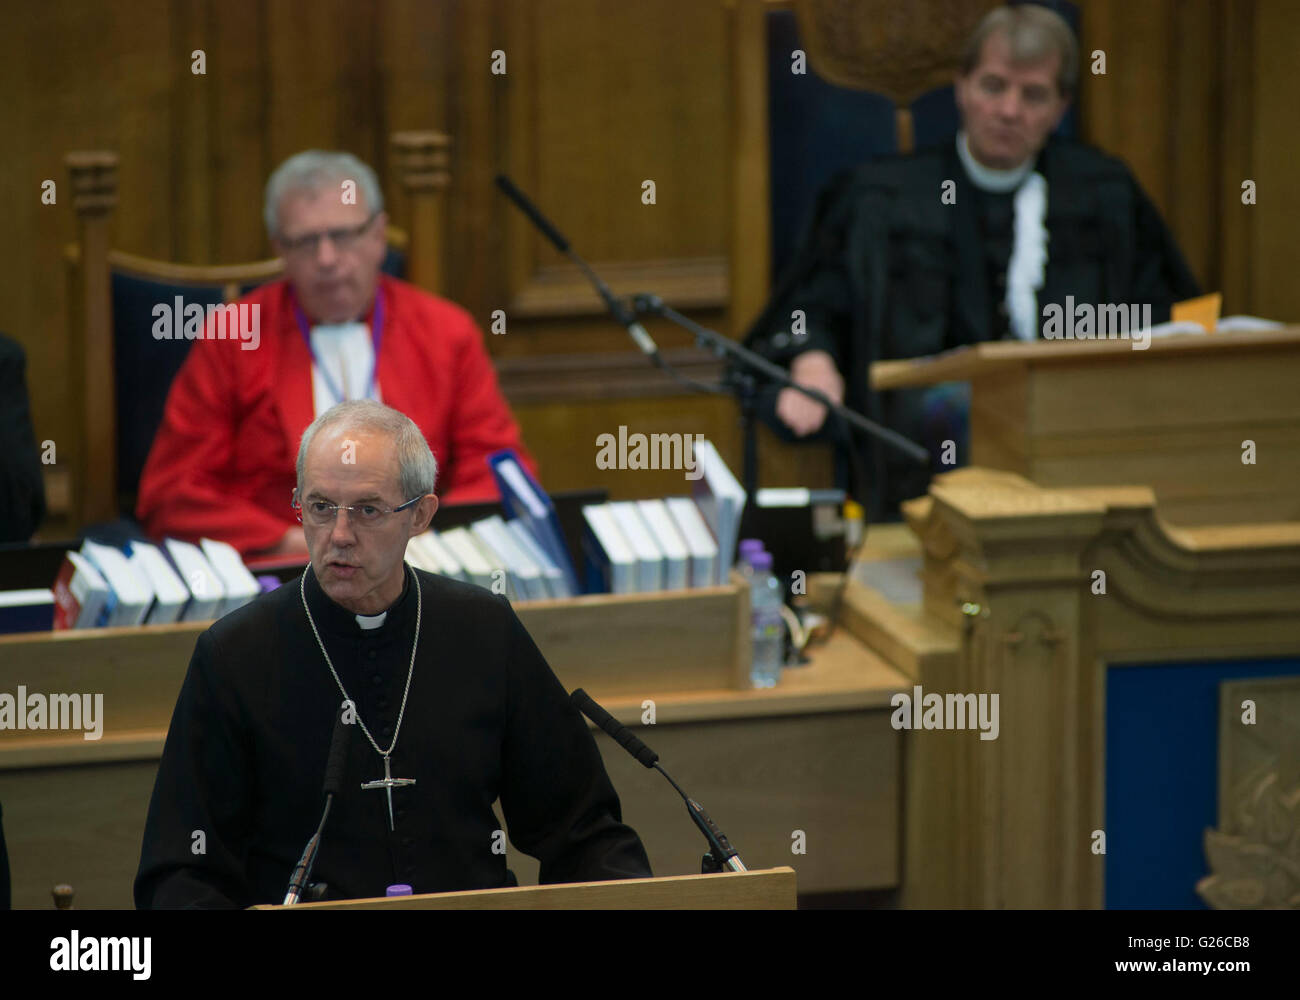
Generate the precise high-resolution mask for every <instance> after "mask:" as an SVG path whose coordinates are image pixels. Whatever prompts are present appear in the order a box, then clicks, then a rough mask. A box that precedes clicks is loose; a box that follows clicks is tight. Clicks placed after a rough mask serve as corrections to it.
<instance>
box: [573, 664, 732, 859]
mask: <svg viewBox="0 0 1300 1000" xmlns="http://www.w3.org/2000/svg"><path fill="white" fill-rule="evenodd" d="M569 700H570V701H572V702H573V704H574V706H575V707H576V708H577V709H578V710H579V711H581V712H582V714H583V715H585V716H586V717H587V718H588V719H590V720H591V721H592V722H594V723H595V724H596V725H597V726H599V727H600V728H601V729H603V730H605V732H606V733H608V734H609V735H610V736H612V737H613V738H614V740H615V741H616V742H617V743H618V744H619V746H621V747H622V748H623V749H624V750H626V751H627V752H628V753H630V754H631V755H632V756H633V757H635V758H636V759H637V760H638V761H639V762H640V763H641V764H642V765H643V766H645V767H648V768H650V767H652V768H654V769H655V770H656V771H658V772H659V773H660V774H662V775H663V776H664V777H665V778H667V779H668V783H669V784H670V785H672V786H673V788H675V789H676V790H677V794H678V795H680V796H681V797H682V799H683V801H685V803H686V811H687V812H688V813H689V814H690V817H691V820H692V822H694V823H695V825H696V826H697V827H699V830H700V832H701V833H702V834H704V839H705V840H707V841H708V842H709V850H710V855H706V856H705V859H704V860H705V865H706V867H707V866H708V865H709V862H710V861H712V866H713V867H714V868H715V869H716V870H717V871H721V870H722V869H723V868H724V867H725V868H729V869H731V870H732V871H733V872H743V871H748V870H749V869H748V868H746V867H745V863H744V862H743V861H741V860H740V854H739V852H738V851H737V850H736V849H735V848H734V847H732V846H731V843H730V842H729V841H728V840H727V835H726V834H725V833H723V832H722V830H720V829H719V828H718V824H717V823H715V822H713V819H712V817H710V816H709V814H708V813H707V812H705V811H704V807H703V806H702V805H700V804H699V803H698V802H696V801H695V800H694V799H693V798H691V797H690V796H689V795H687V794H686V793H685V792H683V791H682V790H681V787H680V786H679V785H678V784H677V782H675V781H673V779H672V777H671V776H670V775H669V774H668V772H667V771H665V770H664V769H663V768H662V767H660V766H659V763H658V762H659V755H658V754H657V753H655V752H654V751H653V750H651V749H650V748H649V747H648V746H646V745H645V743H643V742H642V741H641V740H640V739H639V738H638V737H637V736H636V734H635V733H633V732H632V731H631V730H630V729H628V728H627V726H625V725H623V723H621V722H619V721H618V720H617V719H616V718H614V717H613V716H612V715H610V714H609V713H608V712H606V711H605V710H604V709H603V708H601V707H600V706H599V705H598V704H596V702H595V701H594V700H593V699H592V697H591V695H589V694H587V692H586V691H584V690H583V689H582V688H578V689H577V690H576V691H574V692H573V694H571V695H570V696H569Z"/></svg>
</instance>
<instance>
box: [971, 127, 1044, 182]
mask: <svg viewBox="0 0 1300 1000" xmlns="http://www.w3.org/2000/svg"><path fill="white" fill-rule="evenodd" d="M957 157H958V159H960V160H961V165H962V166H963V167H964V168H965V169H966V176H968V177H969V178H970V179H971V183H972V184H974V185H975V186H976V187H977V188H979V189H980V190H981V191H991V192H994V193H996V194H1004V193H1006V192H1007V191H1014V190H1015V189H1016V188H1018V187H1020V184H1021V182H1022V181H1023V180H1024V179H1025V178H1026V177H1028V176H1029V172H1030V171H1031V170H1033V169H1034V157H1032V156H1031V157H1030V158H1029V159H1027V160H1025V162H1024V163H1022V164H1020V166H1018V167H1012V168H1011V169H1010V170H996V169H994V168H993V167H986V166H984V164H982V163H980V162H979V160H977V159H975V155H974V154H973V153H972V152H971V151H970V141H969V139H968V137H967V135H966V133H965V131H961V132H958V133H957Z"/></svg>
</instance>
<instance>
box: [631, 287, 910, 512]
mask: <svg viewBox="0 0 1300 1000" xmlns="http://www.w3.org/2000/svg"><path fill="white" fill-rule="evenodd" d="M632 308H633V310H634V311H635V312H637V313H638V314H642V315H647V316H659V317H662V318H663V319H666V320H669V321H670V322H672V323H676V324H677V325H678V326H680V327H681V328H682V329H684V330H687V331H689V332H690V333H692V334H694V335H695V342H696V343H697V344H699V345H700V346H701V347H703V348H706V349H708V350H712V351H713V353H714V354H715V355H716V356H718V357H722V356H723V355H729V356H730V357H732V358H733V359H735V360H736V361H738V362H739V363H740V364H741V366H742V367H743V369H745V370H742V371H739V372H736V371H735V370H734V369H732V372H734V374H729V375H728V381H729V382H730V384H731V386H732V388H733V390H734V391H735V392H736V395H737V396H738V397H739V399H740V405H741V410H742V412H743V413H745V414H746V419H749V418H751V417H752V413H753V409H754V376H753V375H751V374H749V373H750V372H759V373H761V374H762V375H764V376H765V377H766V378H768V379H770V380H771V381H773V382H776V383H777V384H779V385H780V386H782V387H783V388H786V389H794V390H796V391H797V392H800V393H802V394H803V395H805V396H807V397H808V398H809V399H811V400H813V401H815V402H818V403H821V404H822V406H824V407H826V409H827V410H828V411H830V412H831V413H832V414H834V415H835V417H836V418H838V419H839V420H840V421H841V422H842V423H844V424H847V425H848V426H850V427H852V428H854V429H856V430H858V431H860V432H862V433H863V434H866V435H868V436H870V437H874V438H876V439H877V440H878V441H882V442H884V443H885V444H887V445H889V446H890V447H891V448H893V449H894V450H895V451H901V452H902V453H903V454H904V455H906V456H908V458H911V459H912V460H913V461H915V462H917V463H918V464H921V465H926V466H928V465H929V464H930V453H929V452H928V451H927V450H926V449H924V448H922V447H921V446H920V445H919V444H917V443H916V442H915V441H910V440H908V439H907V438H905V437H903V435H901V434H899V433H898V432H896V431H892V430H890V429H889V428H888V427H882V426H881V425H880V424H878V423H876V422H875V421H874V420H869V419H867V418H866V417H864V416H863V415H862V414H860V413H858V412H857V411H856V410H851V409H849V408H848V407H847V406H844V405H843V404H842V403H836V402H834V401H833V400H832V399H830V398H829V397H828V396H826V394H825V393H823V392H820V391H819V390H817V389H810V388H809V387H808V386H805V385H800V384H799V383H798V382H796V381H794V379H792V378H791V377H790V373H789V372H788V371H787V370H786V369H784V368H782V367H780V366H779V365H775V364H773V363H772V362H770V361H768V360H767V358H765V357H763V356H762V355H761V354H758V353H757V352H755V351H751V350H750V349H749V348H748V347H745V346H744V345H742V344H738V343H737V342H736V341H734V340H732V339H731V338H730V337H724V336H723V335H722V334H720V333H718V332H717V331H716V330H710V329H709V328H708V327H705V326H700V324H698V323H696V322H695V321H694V320H693V319H691V318H690V317H689V316H683V315H682V314H681V313H679V312H678V311H677V310H676V309H673V308H671V307H670V306H668V305H667V304H665V302H664V300H663V299H661V298H660V297H659V296H657V295H646V294H641V295H636V296H633V298H632ZM753 447H754V446H753V445H752V442H747V443H746V455H745V458H746V463H747V464H748V460H749V458H750V454H749V452H750V450H751V449H752V448H753ZM849 452H850V454H852V455H856V452H855V451H854V449H852V448H850V449H849ZM754 457H755V459H756V458H757V456H756V455H755V456H754ZM859 482H865V479H859ZM752 485H754V484H747V486H752Z"/></svg>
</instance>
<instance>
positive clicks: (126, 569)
mask: <svg viewBox="0 0 1300 1000" xmlns="http://www.w3.org/2000/svg"><path fill="white" fill-rule="evenodd" d="M81 554H82V555H83V556H85V557H86V558H87V559H89V560H90V561H91V562H92V563H94V564H95V568H96V569H97V570H99V572H100V575H101V576H103V578H104V580H105V582H107V583H108V586H109V589H110V590H111V591H112V594H111V595H110V596H109V599H108V606H107V607H108V619H107V621H105V623H104V624H105V625H109V626H116V625H139V624H140V623H141V622H143V621H144V619H145V616H146V615H147V614H149V605H151V604H153V588H152V587H151V586H149V583H148V581H146V580H142V579H141V578H140V574H139V573H137V572H136V571H135V570H134V569H133V568H132V567H131V564H130V563H129V562H128V561H127V558H126V555H125V554H124V553H123V552H122V550H121V549H118V548H115V547H114V546H112V545H101V544H100V543H98V542H92V541H90V539H87V540H86V541H85V542H83V543H82V545H81Z"/></svg>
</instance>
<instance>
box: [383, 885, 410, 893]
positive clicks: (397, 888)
mask: <svg viewBox="0 0 1300 1000" xmlns="http://www.w3.org/2000/svg"><path fill="white" fill-rule="evenodd" d="M387 895H389V896H410V895H411V887H410V886H409V885H403V884H398V885H390V886H389V887H388V892H387Z"/></svg>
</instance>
